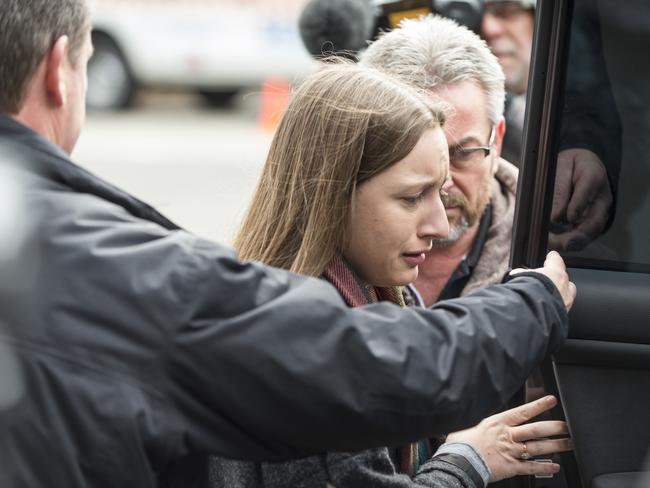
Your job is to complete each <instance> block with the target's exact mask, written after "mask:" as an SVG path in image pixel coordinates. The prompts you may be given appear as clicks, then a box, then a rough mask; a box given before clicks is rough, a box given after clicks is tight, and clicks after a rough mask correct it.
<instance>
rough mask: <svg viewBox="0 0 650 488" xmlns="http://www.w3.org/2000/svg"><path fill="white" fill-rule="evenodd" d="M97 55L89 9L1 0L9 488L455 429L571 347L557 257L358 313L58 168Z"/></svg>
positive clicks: (108, 482) (152, 478) (75, 0)
mask: <svg viewBox="0 0 650 488" xmlns="http://www.w3.org/2000/svg"><path fill="white" fill-rule="evenodd" d="M91 51H92V46H91V42H90V30H89V21H88V14H87V11H86V6H85V2H84V1H83V0H4V1H3V2H2V3H1V4H0V86H2V91H1V92H0V148H2V149H3V150H5V149H6V150H8V151H9V153H10V154H14V155H15V156H12V157H10V159H12V160H16V159H17V160H18V161H17V169H15V170H14V173H15V175H16V177H17V178H18V179H19V180H20V183H21V185H22V187H23V188H24V197H25V198H24V201H25V205H26V207H27V208H29V211H30V214H31V218H32V219H33V225H31V226H29V227H28V234H27V236H26V238H25V239H26V240H25V242H26V245H25V246H24V249H31V250H33V251H34V254H33V255H31V256H30V261H31V264H32V266H33V269H34V279H33V285H32V287H31V290H30V296H29V302H28V306H27V307H12V308H8V309H7V310H5V311H4V312H6V323H7V324H8V327H7V330H6V331H5V332H1V333H0V343H2V344H4V345H6V346H7V347H8V348H10V349H11V350H12V351H13V352H14V353H15V355H16V357H17V358H18V361H19V364H20V375H21V378H22V379H23V390H22V392H21V394H20V396H19V398H18V399H17V400H16V401H15V402H14V403H13V404H12V405H11V406H9V407H8V408H7V409H5V410H4V411H3V412H2V416H1V417H0V420H1V421H2V423H1V424H0V427H1V429H0V432H1V433H2V434H3V435H2V438H1V440H0V443H2V455H1V456H0V459H1V461H0V463H2V464H3V465H2V466H0V486H2V487H3V488H4V487H30V488H34V487H41V486H57V487H59V486H61V487H63V486H65V487H67V488H71V487H86V486H92V487H103V486H106V487H109V486H110V487H113V486H115V487H124V486H137V487H139V488H142V487H155V486H164V485H165V484H167V483H172V482H173V481H174V480H175V479H178V473H183V477H182V479H181V481H182V483H183V485H184V486H191V485H192V483H194V484H196V485H200V484H201V483H202V482H203V481H204V480H203V479H202V478H201V477H202V476H203V474H202V473H203V471H202V470H201V469H199V468H197V470H196V471H195V472H196V473H197V479H196V480H192V479H189V478H188V473H190V472H192V471H191V469H189V468H188V467H191V466H192V463H193V462H194V461H195V460H199V459H204V456H203V455H205V454H219V455H223V456H229V457H235V458H242V459H250V460H281V459H288V458H293V457H300V456H305V455H309V454H313V453H318V452H321V451H323V450H325V449H329V450H338V449H350V450H358V449H362V448H367V447H372V446H379V445H386V444H390V445H396V444H400V443H403V442H408V441H412V440H415V439H417V438H421V437H424V436H427V435H433V434H436V433H440V432H443V431H448V430H453V429H458V428H461V427H465V426H467V425H471V424H472V423H474V422H476V421H478V420H479V419H480V418H481V417H482V416H484V415H485V414H487V413H488V412H489V411H490V410H493V409H495V408H496V407H498V406H499V405H501V404H503V403H504V402H505V401H506V400H507V399H508V398H509V397H510V396H511V394H512V393H513V392H514V391H515V390H516V389H517V388H518V387H519V386H520V385H521V384H522V383H523V381H524V379H525V378H526V376H527V375H528V373H529V372H530V371H531V369H532V368H533V367H534V366H535V364H536V363H537V362H538V361H539V360H541V359H542V357H543V356H544V355H545V354H546V353H547V352H548V351H549V350H554V349H556V348H557V347H558V346H559V345H560V343H561V342H562V340H563V338H564V337H565V336H566V332H567V330H566V329H567V315H566V308H567V307H570V305H571V303H572V301H573V298H574V296H575V286H574V285H573V284H572V283H570V282H569V281H568V277H567V275H566V270H565V269H564V266H563V263H562V261H561V259H560V258H559V256H557V255H551V256H550V257H549V259H548V260H547V263H546V266H545V267H544V268H540V269H539V270H537V271H538V272H528V273H524V274H522V275H517V276H513V277H511V279H510V280H509V282H508V283H506V284H503V285H496V286H493V287H488V288H486V289H485V290H483V291H481V292H479V293H477V294H475V295H474V296H473V297H472V298H467V299H459V300H456V301H450V302H446V303H442V304H440V305H439V306H437V307H436V308H435V309H432V310H403V309H400V308H398V307H394V306H392V305H389V304H378V305H374V306H370V307H367V308H363V309H348V308H347V306H346V305H345V303H344V302H343V301H342V300H341V299H340V297H339V294H338V293H337V291H336V290H335V289H334V288H332V287H331V286H330V285H328V284H326V283H324V282H322V281H320V280H316V279H309V278H305V277H300V276H297V275H293V274H290V273H287V272H284V271H280V270H276V269H272V268H268V267H265V266H261V265H258V264H250V263H249V264H244V263H240V262H239V261H238V260H237V257H236V256H235V254H234V253H233V252H232V251H231V250H230V249H228V248H226V247H224V246H220V245H218V244H214V243H211V242H208V241H205V240H202V239H200V238H198V237H195V236H193V235H191V234H189V233H187V232H184V231H183V230H181V229H179V228H178V227H177V226H175V225H174V224H173V223H171V222H170V221H169V220H167V219H166V218H164V217H163V216H162V215H160V214H158V213H157V212H156V211H155V210H153V209H152V208H151V207H149V206H147V205H145V204H143V203H142V202H140V201H138V200H137V199H135V198H134V197H132V196H130V195H128V194H126V193H124V192H122V191H120V190H118V189H117V188H115V187H113V186H111V185H110V184H108V183H106V182H104V181H102V180H100V179H98V178H96V177H95V176H93V175H91V174H89V173H87V172H86V171H84V170H83V169H82V168H80V167H78V166H76V165H75V164H74V163H72V162H71V161H70V159H69V153H70V152H71V151H72V149H73V148H74V145H75V142H76V140H77V138H78V135H79V132H80V129H81V126H82V125H83V120H84V95H85V90H86V62H87V60H88V58H89V57H90V55H91ZM2 153H3V154H5V153H4V152H2ZM3 315H5V314H3ZM506 331H507V333H506ZM454 462H455V463H457V464H458V465H464V463H463V461H462V459H461V460H458V458H452V459H449V463H451V464H452V465H453V464H454ZM522 462H523V461H522Z"/></svg>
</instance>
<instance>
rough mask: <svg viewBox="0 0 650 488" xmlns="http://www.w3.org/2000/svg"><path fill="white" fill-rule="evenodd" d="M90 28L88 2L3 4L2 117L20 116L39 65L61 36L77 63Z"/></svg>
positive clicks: (16, 0)
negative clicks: (65, 37)
mask: <svg viewBox="0 0 650 488" xmlns="http://www.w3.org/2000/svg"><path fill="white" fill-rule="evenodd" d="M89 26H90V16H89V13H88V7H87V5H86V0H1V1H0V87H2V89H0V113H9V114H16V113H18V112H19V110H20V108H21V106H22V104H23V101H24V98H25V94H26V92H27V88H28V86H29V82H30V81H31V79H32V77H33V76H34V73H35V72H36V69H37V67H38V65H39V64H40V63H41V61H42V60H43V58H44V57H45V55H46V54H47V53H48V51H49V50H50V49H51V47H52V45H53V44H54V42H55V41H56V40H57V39H59V38H60V37H61V36H68V38H69V41H70V51H69V56H70V60H71V61H72V62H73V63H76V62H77V61H78V57H79V53H80V50H81V47H82V45H83V41H84V37H85V35H86V33H87V31H88V28H89Z"/></svg>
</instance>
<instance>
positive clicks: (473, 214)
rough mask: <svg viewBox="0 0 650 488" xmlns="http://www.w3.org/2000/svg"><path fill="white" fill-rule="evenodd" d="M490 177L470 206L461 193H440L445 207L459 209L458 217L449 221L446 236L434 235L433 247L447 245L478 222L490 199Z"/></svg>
mask: <svg viewBox="0 0 650 488" xmlns="http://www.w3.org/2000/svg"><path fill="white" fill-rule="evenodd" d="M491 180H492V178H490V179H488V180H486V182H485V184H484V185H483V188H481V190H480V193H479V195H478V200H477V201H476V205H475V206H473V207H472V206H471V205H470V203H469V202H468V201H467V198H466V197H465V195H463V194H462V193H447V194H443V195H441V197H440V198H441V200H442V204H443V205H444V206H445V208H453V207H456V208H457V209H458V211H459V215H458V217H456V218H455V220H454V221H451V220H450V221H449V234H448V235H447V236H446V237H436V238H435V239H433V241H432V243H433V247H434V248H441V247H447V246H450V245H451V244H453V243H454V242H456V241H457V240H458V239H460V238H461V237H463V236H464V235H465V233H466V232H467V231H468V230H469V229H470V228H471V227H473V226H474V224H476V222H478V220H479V219H480V218H481V216H482V215H483V212H485V207H487V204H488V202H489V201H490V189H491Z"/></svg>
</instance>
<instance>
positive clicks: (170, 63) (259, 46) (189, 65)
mask: <svg viewBox="0 0 650 488" xmlns="http://www.w3.org/2000/svg"><path fill="white" fill-rule="evenodd" d="M301 5H302V1H301V0H257V1H254V0H240V1H238V2H234V1H230V0H94V1H92V2H91V8H92V23H93V44H94V47H95V54H94V55H93V57H92V59H91V61H90V63H89V66H88V83H89V85H88V97H87V102H88V107H89V108H90V109H100V110H101V109H103V110H111V109H118V108H123V107H128V106H129V105H130V104H131V102H132V100H133V95H134V94H135V92H136V90H137V89H138V88H139V87H146V86H151V87H182V88H188V89H191V90H195V91H197V92H200V93H201V94H202V95H204V97H205V98H206V100H207V101H209V102H211V103H213V104H215V105H226V104H227V103H228V102H229V101H230V100H231V99H232V98H233V96H234V95H235V94H236V93H237V92H238V91H239V90H240V89H242V88H247V87H259V86H260V85H261V84H262V83H263V82H264V80H267V79H269V78H275V77H280V78H283V79H287V80H289V81H291V80H293V79H294V78H296V77H300V76H303V75H305V74H306V73H308V72H309V71H311V70H312V69H313V66H314V61H313V60H312V58H311V57H310V56H309V54H308V53H307V52H306V50H305V48H304V47H303V45H302V42H301V40H300V36H299V33H298V26H297V18H298V15H299V12H300V8H301Z"/></svg>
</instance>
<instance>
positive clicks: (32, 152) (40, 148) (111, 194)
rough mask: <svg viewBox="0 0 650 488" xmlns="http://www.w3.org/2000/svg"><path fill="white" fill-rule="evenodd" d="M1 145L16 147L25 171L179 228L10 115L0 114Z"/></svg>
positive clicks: (168, 226) (132, 212)
mask: <svg viewBox="0 0 650 488" xmlns="http://www.w3.org/2000/svg"><path fill="white" fill-rule="evenodd" d="M3 147H5V148H8V149H11V150H13V151H17V152H18V157H19V158H20V159H21V161H20V164H21V166H24V167H25V168H26V169H27V170H28V171H31V172H34V173H38V174H40V175H42V176H44V177H45V178H47V179H50V180H53V181H56V182H57V183H60V184H63V185H65V186H67V187H69V188H70V189H71V190H73V191H75V192H79V193H89V194H92V195H95V196H97V197H99V198H102V199H104V200H107V201H109V202H112V203H114V204H116V205H120V206H121V207H123V208H125V209H126V210H127V211H129V212H130V213H131V214H133V215H134V216H136V217H139V218H142V219H145V220H150V221H153V222H156V223H157V224H159V225H161V226H163V227H165V228H167V229H179V226H178V225H176V224H174V223H173V222H172V221H170V220H169V219H167V218H166V217H165V216H163V215H162V214H160V213H159V212H158V211H156V210H155V209H153V208H152V207H151V206H150V205H147V204H146V203H144V202H142V201H140V200H138V199H137V198H135V197H133V196H132V195H129V194H128V193H126V192H125V191H123V190H120V189H119V188H117V187H115V186H113V185H111V184H110V183H108V182H106V181H104V180H102V179H101V178H99V177H97V176H95V175H94V174H92V173H90V172H89V171H86V170H85V169H83V168H81V167H80V166H77V165H76V164H74V163H73V162H72V161H71V160H70V158H69V156H68V155H67V154H66V153H65V152H64V151H63V150H62V149H61V148H59V147H57V146H56V145H54V144H52V143H51V142H50V141H48V140H46V139H45V138H43V137H42V136H40V135H39V134H37V133H36V132H34V131H33V130H31V129H29V128H28V127H26V126H24V125H22V124H21V123H19V122H17V121H16V120H14V119H12V118H11V117H9V116H7V115H5V114H0V148H3ZM23 158H24V161H22V159H23Z"/></svg>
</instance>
